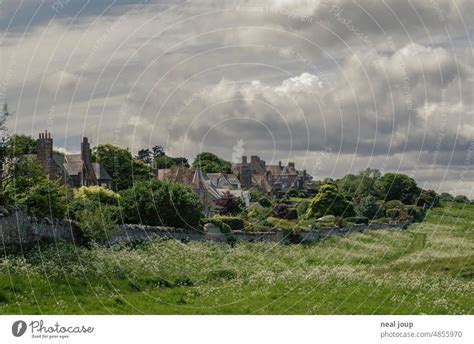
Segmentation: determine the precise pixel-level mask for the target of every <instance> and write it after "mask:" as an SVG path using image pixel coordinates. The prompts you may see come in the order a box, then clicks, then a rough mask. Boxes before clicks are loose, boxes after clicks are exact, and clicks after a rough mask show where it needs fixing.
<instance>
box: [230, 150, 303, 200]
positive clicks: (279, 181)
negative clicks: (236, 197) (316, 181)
mask: <svg viewBox="0 0 474 344" xmlns="http://www.w3.org/2000/svg"><path fill="white" fill-rule="evenodd" d="M233 170H234V174H235V175H236V176H237V178H238V179H239V180H240V181H241V183H242V187H245V188H250V187H256V188H258V189H259V190H260V191H262V192H264V193H266V194H268V195H272V196H274V197H280V196H281V194H282V193H284V192H285V191H287V190H288V189H289V188H291V187H293V188H296V189H298V190H303V189H305V188H306V185H307V183H308V182H309V181H311V180H312V177H311V176H310V175H309V174H307V173H306V170H302V171H298V170H297V169H296V168H295V163H294V162H288V165H286V166H283V165H282V163H281V161H280V162H278V165H267V164H266V162H265V161H264V160H262V159H260V157H258V156H257V155H253V156H251V157H250V161H249V160H248V159H247V157H246V156H243V157H242V162H241V163H237V164H234V166H233Z"/></svg>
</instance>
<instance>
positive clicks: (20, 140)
mask: <svg viewBox="0 0 474 344" xmlns="http://www.w3.org/2000/svg"><path fill="white" fill-rule="evenodd" d="M36 153H37V150H36V140H34V139H33V138H32V137H31V136H28V135H23V134H15V135H12V136H10V137H9V138H8V141H7V143H6V146H5V154H6V156H7V157H8V158H10V159H11V158H14V157H21V156H23V155H25V154H36Z"/></svg>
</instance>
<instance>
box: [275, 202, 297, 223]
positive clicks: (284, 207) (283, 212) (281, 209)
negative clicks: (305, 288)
mask: <svg viewBox="0 0 474 344" xmlns="http://www.w3.org/2000/svg"><path fill="white" fill-rule="evenodd" d="M273 214H274V215H275V216H276V217H278V218H280V219H288V220H295V219H297V218H298V213H297V211H296V209H295V208H291V207H290V206H289V205H288V204H285V203H279V204H277V205H275V206H274V207H273Z"/></svg>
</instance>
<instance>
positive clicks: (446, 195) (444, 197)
mask: <svg viewBox="0 0 474 344" xmlns="http://www.w3.org/2000/svg"><path fill="white" fill-rule="evenodd" d="M439 197H440V200H441V201H443V202H452V201H454V196H453V195H451V194H449V193H447V192H443V193H441V195H439Z"/></svg>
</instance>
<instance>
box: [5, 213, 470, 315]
mask: <svg viewBox="0 0 474 344" xmlns="http://www.w3.org/2000/svg"><path fill="white" fill-rule="evenodd" d="M473 223H474V206H473V205H462V204H447V205H444V207H442V208H437V209H434V210H432V211H430V212H429V214H428V216H427V217H426V219H425V221H424V222H423V223H419V224H413V225H411V226H410V227H409V229H408V230H406V231H372V232H367V233H363V234H352V235H350V236H348V237H345V238H330V239H328V240H326V241H325V242H321V243H318V244H314V245H308V246H303V245H278V244H269V243H266V244H256V243H239V244H237V245H236V246H235V247H230V246H228V245H223V244H217V243H202V242H191V243H188V244H182V243H180V242H175V241H155V242H151V243H148V244H146V245H143V246H139V247H135V248H130V247H128V248H117V249H107V248H103V247H93V248H90V249H87V248H77V247H73V246H71V245H65V244H57V245H54V244H53V245H49V246H41V247H37V248H35V249H32V250H29V251H28V252H25V253H24V255H23V256H21V258H19V256H8V257H3V258H4V259H1V261H0V313H1V314H12V313H14V314H17V313H24V314H142V313H145V314H420V313H426V314H472V313H473V310H474V308H473V307H474V296H473V291H474V255H473V252H474V231H473Z"/></svg>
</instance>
